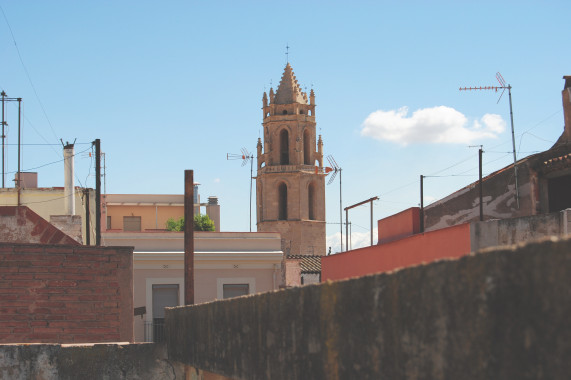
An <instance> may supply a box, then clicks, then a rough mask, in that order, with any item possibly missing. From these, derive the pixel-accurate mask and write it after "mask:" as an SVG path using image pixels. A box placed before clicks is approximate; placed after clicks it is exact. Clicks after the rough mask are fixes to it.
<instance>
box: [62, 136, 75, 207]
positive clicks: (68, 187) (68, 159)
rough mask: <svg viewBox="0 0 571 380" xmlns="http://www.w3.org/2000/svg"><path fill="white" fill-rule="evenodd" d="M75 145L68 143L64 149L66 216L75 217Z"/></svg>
mask: <svg viewBox="0 0 571 380" xmlns="http://www.w3.org/2000/svg"><path fill="white" fill-rule="evenodd" d="M74 154H75V152H74V148H73V144H70V143H67V144H66V145H64V147H63V158H64V174H65V176H64V178H65V187H64V190H63V196H64V198H65V215H75V196H74V183H73V171H74V167H73V156H74Z"/></svg>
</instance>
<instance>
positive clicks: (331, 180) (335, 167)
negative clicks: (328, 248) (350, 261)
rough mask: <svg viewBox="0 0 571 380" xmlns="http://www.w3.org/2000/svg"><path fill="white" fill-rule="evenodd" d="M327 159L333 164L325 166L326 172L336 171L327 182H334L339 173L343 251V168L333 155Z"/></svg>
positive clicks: (341, 242)
mask: <svg viewBox="0 0 571 380" xmlns="http://www.w3.org/2000/svg"><path fill="white" fill-rule="evenodd" d="M327 161H329V165H331V167H326V168H325V173H326V174H327V173H330V172H334V173H333V175H332V176H331V178H329V181H327V184H328V185H330V184H331V183H333V180H334V179H335V176H336V175H337V173H339V228H340V233H341V235H340V240H339V242H340V245H341V251H340V252H343V197H342V191H341V189H342V187H341V186H342V181H341V168H340V167H339V165H337V162H336V161H335V159H334V158H333V156H332V155H329V156H327Z"/></svg>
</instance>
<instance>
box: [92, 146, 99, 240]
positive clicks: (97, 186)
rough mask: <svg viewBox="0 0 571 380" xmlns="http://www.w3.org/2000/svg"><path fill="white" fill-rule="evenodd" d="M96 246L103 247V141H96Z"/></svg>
mask: <svg viewBox="0 0 571 380" xmlns="http://www.w3.org/2000/svg"><path fill="white" fill-rule="evenodd" d="M93 144H95V245H96V246H100V245H101V140H99V139H95V141H94V142H93Z"/></svg>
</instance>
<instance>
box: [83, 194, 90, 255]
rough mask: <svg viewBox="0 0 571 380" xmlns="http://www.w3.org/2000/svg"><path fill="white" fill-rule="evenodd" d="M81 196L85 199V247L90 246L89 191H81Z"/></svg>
mask: <svg viewBox="0 0 571 380" xmlns="http://www.w3.org/2000/svg"><path fill="white" fill-rule="evenodd" d="M83 196H84V197H85V245H91V225H90V224H89V223H90V220H89V219H90V217H91V215H90V211H89V189H87V188H85V189H83Z"/></svg>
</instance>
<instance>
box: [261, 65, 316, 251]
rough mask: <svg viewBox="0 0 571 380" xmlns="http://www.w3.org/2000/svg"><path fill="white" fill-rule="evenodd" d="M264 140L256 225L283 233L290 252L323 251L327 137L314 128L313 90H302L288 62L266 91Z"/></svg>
mask: <svg viewBox="0 0 571 380" xmlns="http://www.w3.org/2000/svg"><path fill="white" fill-rule="evenodd" d="M262 102H263V107H262V109H263V123H262V125H263V128H264V134H263V136H264V140H263V143H262V139H261V138H259V139H258V174H257V176H256V205H257V221H258V231H276V232H280V233H281V235H282V249H283V251H284V252H285V253H286V254H287V255H325V174H324V171H323V141H322V140H321V136H319V137H317V136H316V131H315V94H314V92H313V90H311V92H310V94H309V99H308V97H307V93H305V92H303V91H301V88H300V86H299V84H298V83H297V79H296V78H295V75H294V73H293V70H292V68H291V66H290V64H289V63H288V64H287V65H286V67H285V69H284V73H283V75H282V78H281V81H280V84H279V86H278V88H277V90H276V92H275V93H274V90H273V88H270V93H269V97H268V95H267V94H266V93H265V92H264V96H263V98H262Z"/></svg>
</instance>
